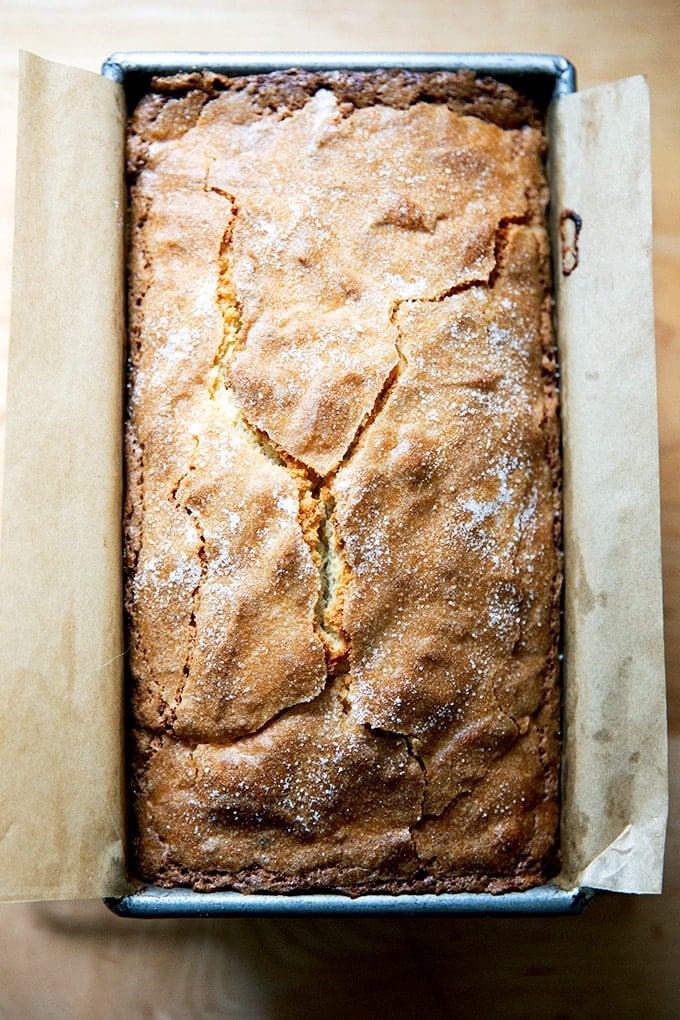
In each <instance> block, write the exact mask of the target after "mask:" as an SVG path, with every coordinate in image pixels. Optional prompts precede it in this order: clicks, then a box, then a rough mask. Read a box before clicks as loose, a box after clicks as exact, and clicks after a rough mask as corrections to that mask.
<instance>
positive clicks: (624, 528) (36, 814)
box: [0, 57, 667, 899]
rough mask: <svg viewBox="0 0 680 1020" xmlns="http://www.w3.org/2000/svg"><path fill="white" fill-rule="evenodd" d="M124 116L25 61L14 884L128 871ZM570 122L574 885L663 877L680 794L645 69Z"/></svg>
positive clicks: (0, 620)
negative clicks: (665, 563) (664, 626)
mask: <svg viewBox="0 0 680 1020" xmlns="http://www.w3.org/2000/svg"><path fill="white" fill-rule="evenodd" d="M122 117H123V100H122V94H121V90H120V88H119V87H118V86H116V85H114V84H113V83H111V82H110V81H108V80H105V79H102V78H99V77H98V76H96V75H91V74H87V73H84V72H81V71H76V70H73V69H69V68H64V67H58V66H56V65H53V64H49V63H47V62H44V61H40V60H38V59H37V58H34V57H25V58H24V61H23V66H22V89H21V109H20V136H19V159H18V169H17V207H16V249H15V279H14V299H13V317H12V343H11V349H10V392H9V399H8V425H7V454H6V481H5V495H4V498H5V510H4V518H3V531H2V550H3V558H2V567H1V572H0V596H1V597H2V603H1V605H2V612H1V614H0V677H1V679H2V689H1V691H0V897H3V898H6V899H10V898H12V899H29V898H36V899H37V898H59V897H64V898H65V897H87V896H100V895H116V894H118V893H120V892H122V891H123V888H124V884H125V874H124V866H123V847H124V827H123V822H124V811H123V790H122V780H121V764H122V747H123V739H122V725H121V718H122V714H121V700H122V694H121V675H122V665H121V662H122V660H121V653H122V636H121V602H122V593H121V580H120V574H121V569H120V568H121V564H120V544H121V540H120V514H121V476H122V467H121V465H122V458H121V454H120V435H121V415H122V406H121V404H122V401H121V393H122V376H121V373H122V350H123V337H122V306H123V300H122V294H121V287H122V279H123V274H122V258H123V222H122V210H123V208H124V206H123V201H124V196H123V191H122V187H123V183H122V182H123V176H122V145H123V124H122ZM551 136H552V140H551V149H552V186H553V210H554V218H555V222H554V228H555V229H554V233H555V236H556V238H557V243H556V252H555V256H556V274H555V275H556V278H557V290H558V293H557V298H558V305H559V340H560V346H561V360H562V378H563V386H562V391H563V393H562V397H563V404H562V413H563V424H564V452H565V464H564V475H565V496H566V501H565V518H564V519H565V562H566V599H565V603H566V604H565V612H566V621H565V624H566V639H565V659H566V665H565V687H566V704H565V730H566V739H565V755H564V762H565V765H564V817H563V849H564V870H563V874H562V875H561V876H560V880H559V881H560V882H561V883H562V884H564V885H567V886H573V885H575V884H582V885H589V886H591V887H593V888H603V889H616V890H619V891H626V892H654V891H658V889H659V888H660V884H661V872H662V864H663V843H664V830H665V820H666V810H667V805H666V726H665V696H664V672H663V645H662V633H661V619H662V614H661V584H660V539H659V513H658V466H657V423H656V399H655V374H654V371H655V370H654V338H653V309H652V289H651V263H650V246H651V222H650V221H651V217H650V182H649V124H648V101H647V96H646V89H645V85H644V82H643V81H642V80H641V79H631V80H628V81H624V82H615V83H613V84H612V85H609V86H605V87H602V88H598V89H594V90H589V91H586V92H582V93H578V94H576V95H574V96H567V97H564V98H561V99H560V100H559V101H558V102H557V103H556V104H555V108H554V110H553V116H552V125H551ZM560 212H563V213H564V212H568V213H570V215H567V216H566V217H564V218H562V228H563V232H564V235H565V236H564V253H563V252H562V251H561V248H560V244H559V228H560ZM579 220H580V221H582V228H581V231H580V234H579V236H578V253H577V251H576V243H575V242H576V237H575V234H576V228H577V224H578V223H579ZM577 254H578V258H577ZM562 259H564V268H565V272H567V273H568V275H562V271H561V263H562Z"/></svg>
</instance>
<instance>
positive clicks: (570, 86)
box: [102, 52, 592, 918]
mask: <svg viewBox="0 0 680 1020" xmlns="http://www.w3.org/2000/svg"><path fill="white" fill-rule="evenodd" d="M290 67H300V68H302V69H304V70H310V71H313V70H334V69H337V68H342V69H347V70H353V71H369V70H376V69H378V68H408V69H409V70H413V71H438V70H441V71H458V70H472V71H475V72H476V73H477V74H479V75H480V76H486V75H489V76H491V77H493V78H496V79H498V80H499V81H503V82H506V83H507V84H508V85H512V86H513V87H514V88H516V89H517V90H518V91H520V92H523V93H524V94H525V95H528V96H530V97H531V98H532V99H533V100H534V102H535V103H536V104H537V106H538V107H539V109H541V110H542V111H544V112H545V111H546V110H547V107H548V105H549V104H550V102H551V101H552V100H553V99H554V98H556V97H558V96H561V95H566V94H568V93H571V92H574V91H575V90H576V73H575V70H574V67H573V66H572V65H571V64H570V63H569V61H568V60H566V59H565V58H564V57H561V56H552V55H543V54H518V53H481V54H476V53H464V54H460V53H300V52H287V53H251V52H245V53H213V52H193V53H183V52H166V53H156V52H135V53H114V54H113V55H112V56H110V57H109V58H108V60H106V62H105V63H104V64H103V66H102V74H103V75H104V76H105V77H107V78H110V79H112V80H113V81H116V82H119V83H120V84H122V85H123V87H124V89H125V94H126V98H127V103H128V108H129V109H132V108H133V107H134V105H135V104H136V103H137V101H138V100H139V99H140V97H141V96H142V95H143V94H144V93H145V92H146V91H147V89H148V85H149V82H150V80H151V78H152V77H154V76H156V75H171V74H177V73H180V72H190V71H196V70H209V71H214V72H217V73H221V74H225V75H230V76H232V77H236V76H240V75H246V74H265V73H267V72H269V71H277V70H285V69H286V68H290ZM591 897H592V891H591V890H589V889H583V888H575V889H567V890H565V889H561V888H559V887H558V886H557V885H554V884H552V883H550V884H548V885H545V886H539V887H538V888H535V889H530V890H527V891H526V892H513V893H505V894H502V895H498V896H496V895H491V894H489V893H441V894H439V895H435V894H430V893H427V894H405V895H398V896H389V895H364V896H357V897H355V898H352V897H349V896H345V895H339V894H336V893H323V892H313V893H298V894H292V895H291V894H271V893H269V894H268V893H250V894H244V893H237V892H214V893H196V892H193V890H191V889H185V888H176V889H160V888H156V887H154V886H144V887H142V888H140V889H139V890H138V891H136V892H133V893H130V894H129V895H127V896H123V897H120V898H116V899H112V898H111V899H106V900H105V901H104V902H105V903H106V905H107V906H108V907H109V908H110V909H111V910H113V911H114V912H115V913H116V914H119V915H120V916H122V917H137V918H142V917H147V918H150V917H154V918H161V917H226V916H235V915H241V916H246V915H259V916H263V915H270V916H272V915H279V916H281V915H289V916H304V915H316V916H318V915H333V914H337V915H342V916H345V915H352V914H355V915H363V916H365V915H372V916H379V915H395V914H427V915H430V914H456V915H471V916H474V915H477V916H479V915H534V916H538V915H562V914H578V913H580V912H581V911H582V910H583V909H584V908H585V907H586V906H587V904H588V902H589V900H590V898H591Z"/></svg>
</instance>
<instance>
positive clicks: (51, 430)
mask: <svg viewBox="0 0 680 1020" xmlns="http://www.w3.org/2000/svg"><path fill="white" fill-rule="evenodd" d="M20 78H21V82H20V96H19V137H18V152H17V189H16V234H15V250H14V279H13V304H12V321H11V342H10V366H9V382H8V402H7V403H8V414H7V433H6V462H5V486H4V513H3V521H2V561H1V566H0V598H1V603H0V606H1V612H0V684H1V687H0V898H3V899H57V898H75V897H88V896H99V895H102V894H103V893H104V892H109V893H111V894H114V893H116V892H117V891H118V892H120V891H121V890H122V888H123V878H124V873H123V820H124V819H123V800H122V782H121V776H122V772H121V764H122V763H121V754H122V725H121V703H122V691H121V676H122V665H121V663H122V659H121V653H122V650H123V649H122V630H121V614H122V611H121V580H120V578H121V553H120V516H121V451H120V435H121V428H120V422H121V413H122V399H121V397H122V364H123V362H122V351H123V319H122V311H123V304H122V257H123V219H122V216H123V210H124V196H123V162H122V160H123V151H122V146H123V116H124V114H123V109H124V108H123V99H122V95H121V90H120V88H119V87H118V86H115V85H114V84H113V83H112V82H110V81H107V80H104V79H103V78H100V77H99V76H98V75H95V74H90V73H86V72H82V71H76V70H73V69H70V68H64V67H59V66H57V65H54V64H50V63H47V62H45V61H41V60H39V59H38V58H36V57H32V56H28V55H23V56H22V61H21V75H20Z"/></svg>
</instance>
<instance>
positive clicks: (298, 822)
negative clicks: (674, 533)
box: [126, 72, 561, 894]
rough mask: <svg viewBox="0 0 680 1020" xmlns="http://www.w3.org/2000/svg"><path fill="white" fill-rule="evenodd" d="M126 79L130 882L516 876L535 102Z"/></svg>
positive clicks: (534, 289)
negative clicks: (129, 115)
mask: <svg viewBox="0 0 680 1020" xmlns="http://www.w3.org/2000/svg"><path fill="white" fill-rule="evenodd" d="M154 88H155V91H153V92H152V93H151V94H150V95H149V96H148V97H146V99H144V100H143V101H142V103H141V104H140V107H139V109H138V110H137V111H136V112H135V114H134V115H133V120H132V126H131V132H130V144H129V153H130V165H131V168H132V170H133V172H134V182H133V185H132V188H131V215H132V244H131V258H130V277H131V279H130V360H131V372H130V383H131V386H130V404H129V415H128V426H127V430H128V432H127V434H128V478H129V485H128V499H127V504H126V543H127V549H126V563H127V568H128V587H127V609H128V615H129V621H130V648H131V652H130V671H131V692H132V711H133V745H134V749H135V750H134V754H133V764H132V792H133V802H134V816H135V821H134V827H135V847H136V859H137V869H138V872H139V874H140V876H141V877H143V878H147V879H151V880H153V881H156V882H158V883H161V884H174V883H182V884H185V883H188V884H193V885H194V886H195V887H196V888H199V889H211V888H223V887H233V888H239V889H243V890H252V889H258V888H259V889H271V890H281V891H290V890H294V889H304V888H334V889H342V890H344V891H347V892H350V893H353V894H357V893H359V892H362V891H367V890H369V889H372V890H374V891H377V890H383V891H390V892H398V891H406V890H429V891H441V890H446V889H448V890H452V891H453V890H460V889H469V890H480V889H487V890H489V891H493V892H500V891H503V890H505V889H520V888H525V887H527V886H528V885H531V884H535V883H537V882H540V881H542V880H544V879H545V878H546V877H547V876H548V875H549V874H551V873H552V871H553V870H554V867H555V862H556V849H555V847H556V830H557V762H558V755H559V749H558V741H557V732H558V713H559V705H558V693H557V691H558V686H557V654H556V649H557V637H558V603H559V590H560V579H561V574H560V562H559V552H558V542H559V457H558V435H557V426H556V398H555V366H554V356H553V345H552V340H551V334H550V304H549V300H550V299H549V265H548V246H547V241H546V234H545V223H544V221H545V206H546V202H547V192H546V186H545V181H544V177H543V172H542V157H543V152H544V147H545V142H544V138H543V135H542V134H541V132H540V130H539V129H538V127H537V121H536V116H535V111H533V112H532V111H531V110H530V108H529V106H528V105H527V104H526V103H524V101H523V100H521V99H519V98H516V97H514V94H512V93H511V90H508V89H507V87H505V86H498V85H497V84H494V83H489V82H488V81H485V82H477V83H476V82H475V80H474V78H473V76H470V75H469V74H464V75H462V76H461V75H449V76H447V75H435V76H427V75H415V76H414V75H410V74H408V73H406V72H403V73H402V72H397V73H394V74H390V73H387V72H377V73H376V74H374V75H372V76H371V75H361V76H356V75H344V76H343V75H342V74H341V73H338V74H331V75H328V74H321V75H316V74H305V73H302V72H290V73H288V74H282V75H281V74H277V75H274V76H271V77H266V78H252V79H238V80H236V81H233V82H229V81H228V80H226V79H222V78H219V77H215V76H202V77H201V76H196V75H190V76H184V77H182V78H181V79H173V80H163V81H159V82H157V83H155V86H154Z"/></svg>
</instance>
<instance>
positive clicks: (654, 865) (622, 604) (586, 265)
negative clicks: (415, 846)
mask: <svg viewBox="0 0 680 1020" xmlns="http://www.w3.org/2000/svg"><path fill="white" fill-rule="evenodd" d="M551 151H552V159H551V187H552V196H553V206H552V208H553V237H554V239H555V241H556V244H555V252H554V258H555V283H556V289H557V304H558V309H559V328H558V339H559V345H560V361H561V372H562V424H563V448H564V495H565V503H564V560H565V583H566V593H565V621H564V622H565V644H564V664H565V668H564V674H565V675H564V686H565V745H564V756H563V758H564V763H565V764H564V772H563V780H564V781H563V791H564V807H563V823H562V826H563V827H562V832H563V836H562V848H563V855H564V874H563V880H564V882H565V883H567V884H574V883H578V884H580V885H585V886H591V887H592V888H598V889H610V890H618V891H620V892H658V891H659V890H660V888H661V878H662V870H663V849H664V839H665V826H666V814H667V764H666V762H667V752H666V709H665V684H664V660H663V634H662V618H663V617H662V592H661V553H660V549H661V543H660V530H659V474H658V427H657V413H656V374H655V359H654V309H653V299H652V273H651V244H652V223H651V183H650V170H649V101H648V96H647V88H646V84H645V82H644V79H642V78H639V77H637V78H630V79H626V80H624V81H618V82H613V83H611V84H609V85H605V86H601V87H598V88H595V89H589V90H586V91H584V92H578V93H575V94H574V95H572V96H565V97H564V98H561V99H560V100H559V101H558V102H557V103H556V104H554V109H553V117H552V123H551ZM579 221H580V223H581V229H580V234H579V236H578V242H577V250H576V232H577V225H578V224H579ZM560 228H561V229H562V244H560ZM575 261H577V264H576V265H575V267H574V262H575Z"/></svg>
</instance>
